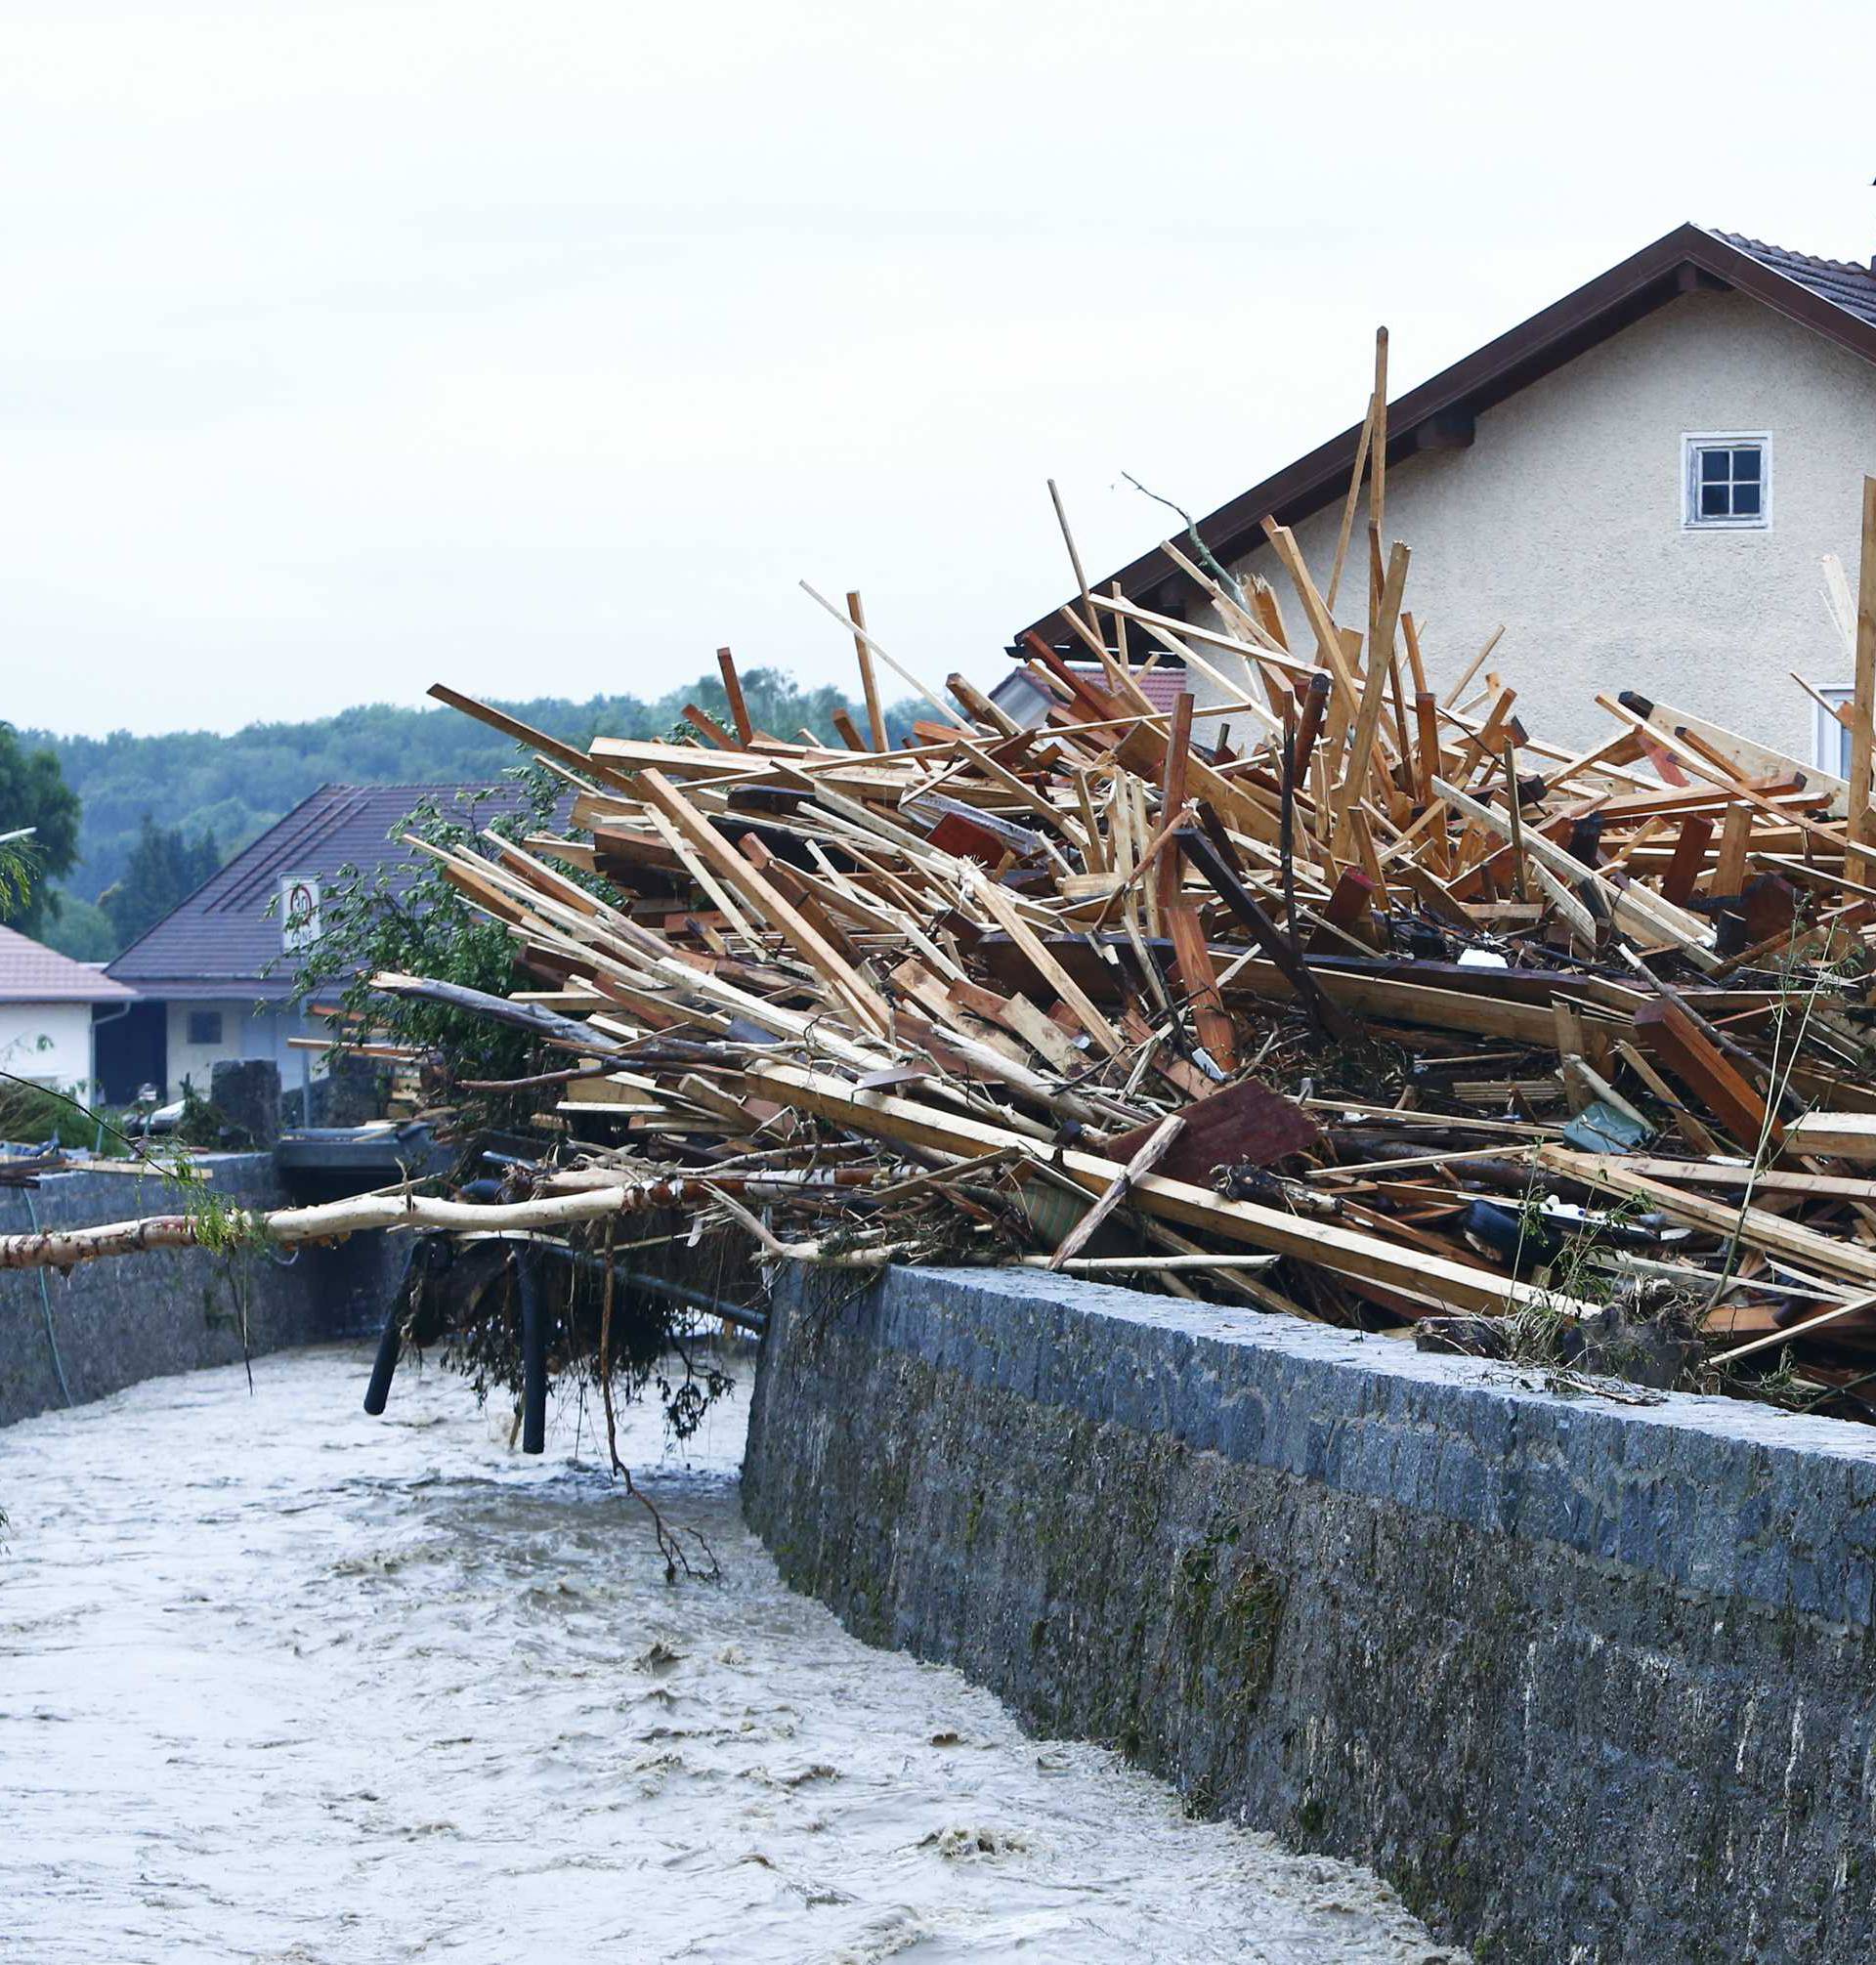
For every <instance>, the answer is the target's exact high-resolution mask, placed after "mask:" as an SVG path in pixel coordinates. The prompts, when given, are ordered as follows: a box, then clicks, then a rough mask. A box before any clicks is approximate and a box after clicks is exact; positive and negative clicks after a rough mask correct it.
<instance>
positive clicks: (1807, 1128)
mask: <svg viewBox="0 0 1876 1965" xmlns="http://www.w3.org/2000/svg"><path fill="white" fill-rule="evenodd" d="M1785 1148H1786V1151H1787V1152H1789V1153H1793V1154H1802V1155H1812V1154H1814V1155H1816V1156H1817V1157H1819V1158H1827V1159H1831V1160H1854V1161H1855V1162H1856V1163H1857V1164H1858V1165H1859V1166H1868V1165H1869V1164H1870V1163H1871V1162H1872V1161H1876V1113H1870V1112H1807V1113H1806V1114H1805V1115H1804V1117H1803V1118H1802V1119H1794V1120H1793V1121H1792V1122H1791V1124H1790V1125H1789V1126H1787V1127H1786V1128H1785Z"/></svg>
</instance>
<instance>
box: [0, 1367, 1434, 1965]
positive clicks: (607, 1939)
mask: <svg viewBox="0 0 1876 1965" xmlns="http://www.w3.org/2000/svg"><path fill="white" fill-rule="evenodd" d="M367 1363H368V1359H367V1357H366V1354H365V1353H363V1352H361V1351H358V1350H354V1349H349V1348H348V1349H338V1348H334V1349H324V1350H316V1351H303V1352H298V1353H292V1354H288V1355H284V1356H279V1357H271V1358H264V1359H261V1360H259V1361H258V1362H257V1363H256V1364H255V1367H254V1390H253V1392H252V1394H251V1395H250V1393H249V1391H248V1388H247V1383H246V1380H245V1378H244V1376H243V1374H242V1372H241V1371H240V1370H239V1368H235V1370H232V1371H214V1372H202V1373H197V1374H195V1375H192V1376H190V1377H184V1378H172V1379H162V1380H158V1381H155V1382H154V1383H151V1384H148V1385H144V1386H140V1387H137V1388H133V1389H132V1390H130V1391H127V1392H124V1393H121V1394H120V1395H118V1396H117V1397H115V1398H112V1399H108V1400H106V1401H104V1402H103V1403H101V1404H98V1405H93V1406H86V1407H81V1408H79V1409H78V1410H76V1411H73V1412H67V1413H59V1414H52V1415H47V1416H46V1417H43V1418H40V1419H36V1420H30V1421H27V1422H26V1423H25V1424H23V1425H21V1426H19V1427H16V1428H14V1429H12V1430H11V1431H5V1432H0V1507H4V1508H5V1510H6V1511H7V1513H8V1515H9V1516H10V1517H11V1523H10V1526H9V1527H8V1528H7V1529H6V1531H5V1542H6V1547H5V1551H4V1554H0V1824H3V1826H0V1955H4V1956H6V1957H7V1958H9V1959H12V1958H16V1957H17V1958H19V1959H21V1960H22V1961H24V1960H30V1961H32V1965H62V1961H85V1965H142V1961H145V1960H151V1961H156V1960H161V1961H169V1960H178V1961H192V1960H197V1959H200V1960H220V1959H268V1960H279V1961H292V1965H328V1961H330V1965H338V1961H348V1965H349V1961H355V1960H356V1961H362V1965H385V1961H392V1960H403V1959H425V1960H448V1961H471V1962H472V1965H483V1962H484V1961H486V1965H528V1961H539V1965H576V1961H581V1960H587V1959H594V1960H608V1961H614V1960H617V1961H637V1960H647V1961H649V1960H665V1959H699V1960H724V1961H741V1960H748V1961H757V1960H760V1961H762V1965H779V1961H787V1965H794V1961H814V1960H827V1961H835V1960H850V1961H856V1965H858V1961H863V1960H874V1959H885V1958H905V1959H909V1960H920V1961H923V1960H933V1961H936V1960H952V1959H971V1960H979V1959H1002V1958H1016V1959H1029V1960H1049V1961H1053V1960H1128V1961H1140V1960H1188V1959H1190V1960H1213V1959H1218V1960H1224V1959H1230V1960H1234V1961H1256V1960H1282V1961H1286V1965H1287V1961H1299V1965H1300V1961H1318V1960H1326V1959H1350V1960H1386V1961H1414V1965H1419V1962H1420V1961H1426V1960H1435V1959H1438V1960H1444V1959H1450V1958H1456V1957H1457V1956H1458V1955H1459V1954H1457V1953H1453V1952H1448V1951H1446V1950H1443V1949H1442V1948H1440V1947H1439V1946H1437V1945H1435V1944H1432V1943H1431V1942H1430V1941H1429V1940H1428V1936H1427V1934H1426V1932H1425V1931H1424V1930H1423V1929H1422V1928H1421V1927H1420V1926H1419V1925H1418V1924H1417V1923H1416V1922H1415V1921H1414V1920H1413V1919H1412V1918H1411V1917H1409V1916H1408V1915H1407V1914H1406V1913H1405V1911H1404V1910H1403V1909H1402V1908H1401V1907H1400V1905H1399V1903H1398V1902H1397V1901H1396V1900H1395V1899H1394V1898H1393V1896H1392V1895H1391V1893H1390V1892H1388V1891H1387V1890H1386V1887H1385V1886H1383V1885H1382V1884H1380V1883H1378V1882H1377V1881H1376V1879H1375V1878H1374V1877H1372V1876H1370V1875H1369V1874H1367V1873H1366V1872H1365V1871H1363V1870H1360V1869H1356V1868H1353V1867H1351V1866H1349V1865H1346V1864H1343V1863H1338V1862H1332V1861H1327V1860H1323V1859H1320V1858H1310V1857H1299V1856H1292V1855H1287V1854H1285V1853H1284V1852H1283V1851H1281V1850H1280V1849H1278V1848H1277V1847H1276V1846H1275V1845H1274V1844H1273V1843H1272V1842H1270V1841H1269V1840H1268V1839H1267V1838H1264V1837H1261V1836H1258V1835H1254V1834H1251V1833H1248V1832H1247V1831H1245V1830H1242V1829H1239V1828H1234V1827H1231V1826H1228V1825H1225V1824H1220V1823H1215V1822H1204V1821H1193V1820H1188V1819H1187V1818H1186V1817H1185V1816H1184V1815H1182V1814H1181V1812H1180V1809H1179V1806H1178V1803H1177V1800H1176V1798H1175V1797H1174V1796H1173V1795H1172V1792H1171V1790H1169V1789H1168V1788H1167V1787H1165V1786H1164V1785H1162V1784H1161V1783H1160V1782H1158V1781H1156V1780H1153V1779H1151V1778H1149V1777H1148V1776H1146V1775H1144V1774H1141V1773H1137V1772H1135V1771H1132V1770H1130V1769H1129V1768H1127V1767H1126V1766H1125V1765H1124V1764H1123V1763H1122V1762H1121V1761H1120V1760H1119V1759H1117V1758H1116V1757H1115V1756H1114V1755H1112V1754H1110V1753H1107V1752H1105V1751H1103V1750H1102V1749H1100V1748H1097V1747H1092V1746H1085V1745H1076V1744H1072V1743H1064V1742H1057V1741H1045V1740H1038V1739H1033V1738H1030V1737H1027V1736H1026V1735H1025V1734H1024V1733H1023V1732H1022V1731H1021V1730H1020V1729H1019V1728H1018V1727H1017V1725H1016V1724H1015V1722H1014V1720H1013V1719H1012V1718H1011V1717H1010V1715H1009V1714H1008V1712H1007V1711H1006V1710H1005V1709H1004V1708H1003V1707H1002V1704H1001V1703H1000V1702H999V1701H998V1700H996V1699H995V1698H993V1697H991V1696H990V1695H989V1694H988V1693H986V1692H982V1691H979V1690H976V1689H974V1688H973V1687H970V1686H968V1685H967V1684H965V1682H964V1681H963V1680H962V1679H960V1678H959V1677H958V1676H957V1675H956V1674H955V1673H953V1672H949V1671H945V1670H941V1669H937V1668H934V1667H931V1666H926V1665H920V1664H917V1662H915V1661H914V1660H913V1659H911V1658H908V1657H903V1656H899V1655H896V1654H893V1653H889V1652H881V1651H874V1650H871V1649H869V1648H867V1647H866V1646H865V1645H860V1644H858V1643H856V1642H855V1641H854V1640H853V1639H852V1638H850V1637H848V1636H847V1634H846V1633H845V1632H844V1631H842V1630H841V1628H840V1627H839V1625H838V1624H837V1623H836V1622H835V1621H834V1619H833V1618H832V1617H831V1615H830V1614H829V1613H828V1612H827V1611H826V1610H824V1609H822V1608H821V1607H820V1606H819V1605H818V1604H816V1603H813V1602H809V1601H807V1600H806V1599H804V1598H801V1597H797V1596H795V1595H793V1594H791V1593H790V1592H789V1590H788V1589H786V1588H785V1587H784V1586H783V1584H782V1583H781V1581H780V1580H779V1578H778V1577H777V1575H776V1572H775V1568H774V1565H773V1564H772V1563H771V1562H770V1561H769V1559H768V1557H767V1556H766V1555H765V1554H764V1552H763V1550H762V1548H761V1546H760V1545H759V1544H758V1543H757V1542H756V1541H755V1540H754V1538H753V1537H752V1536H750V1535H749V1534H748V1532H747V1531H746V1529H745V1528H744V1526H743V1524H742V1519H741V1516H740V1515H739V1513H738V1507H737V1490H736V1468H737V1463H738V1458H739V1453H740V1447H741V1435H742V1426H743V1400H742V1398H741V1397H740V1396H739V1397H738V1399H737V1400H735V1401H734V1402H733V1409H731V1410H729V1411H721V1410H720V1416H719V1417H716V1418H715V1419H713V1420H712V1422H711V1423H710V1425H709V1427H708V1428H707V1430H706V1431H705V1433H704V1434H703V1436H701V1437H700V1438H699V1439H697V1440H695V1441H693V1442H691V1444H690V1446H689V1447H688V1448H687V1449H685V1450H683V1451H682V1452H681V1453H680V1452H678V1451H676V1450H673V1449H668V1448H666V1447H665V1445H664V1444H663V1442H662V1441H661V1436H660V1429H659V1426H658V1423H657V1421H656V1418H655V1416H653V1415H650V1414H646V1413H643V1412H640V1413H638V1414H636V1415H635V1416H634V1417H633V1419H632V1423H631V1430H632V1439H631V1452H632V1453H633V1454H634V1455H635V1457H636V1458H637V1460H638V1461H639V1463H640V1464H641V1465H645V1466H649V1467H650V1468H651V1470H652V1474H651V1479H650V1483H649V1484H650V1489H651V1491H652V1492H653V1493H655V1494H656V1496H657V1498H658V1501H659V1504H660V1506H661V1507H662V1508H663V1509H664V1510H665V1511H666V1512H667V1513H668V1514H669V1515H670V1516H671V1517H672V1518H673V1519H674V1520H678V1521H682V1522H684V1523H685V1524H687V1525H689V1526H692V1527H696V1528H700V1529H702V1530H703V1533H704V1534H705V1535H707V1536H708V1538H709V1540H710V1541H711V1543H712V1544H713V1545H714V1547H715V1549H716V1552H717V1554H718V1556H719V1558H720V1560H721V1564H722V1570H723V1578H722V1581H721V1582H720V1583H717V1584H714V1585H699V1584H683V1585H679V1586H678V1587H675V1588H673V1587H670V1586H668V1585H667V1584H666V1583H665V1581H664V1577H663V1571H662V1567H661V1563H660V1562H659V1561H658V1559H656V1557H655V1555H654V1553H653V1550H652V1547H651V1543H650V1540H649V1538H648V1537H647V1535H646V1534H645V1533H644V1530H643V1527H642V1525H641V1517H640V1516H638V1515H637V1514H636V1513H635V1512H634V1510H633V1507H632V1505H631V1503H630V1502H629V1501H627V1500H626V1499H625V1498H624V1497H623V1496H621V1494H620V1493H619V1491H618V1489H617V1488H616V1487H614V1486H613V1485H612V1484H611V1483H610V1482H609V1481H607V1480H606V1479H605V1478H604V1477H603V1475H602V1474H600V1472H599V1471H598V1467H597V1465H596V1462H597V1460H598V1455H597V1453H596V1452H595V1440H594V1435H593V1431H592V1427H591V1423H590V1416H588V1415H581V1414H579V1413H577V1412H576V1411H574V1410H568V1411H564V1412H562V1413H561V1414H559V1415H558V1417H557V1420H556V1431H555V1432H554V1434H553V1436H552V1437H551V1438H550V1441H549V1451H548V1453H547V1455H546V1457H545V1458H544V1459H542V1460H539V1461H532V1462H531V1461H527V1460H524V1459H522V1458H521V1457H520V1456H519V1455H516V1454H513V1453H511V1452H510V1451H509V1450H508V1446H507V1431H508V1428H507V1420H506V1416H505V1415H502V1416H497V1415H495V1414H494V1413H493V1412H492V1411H490V1412H488V1413H484V1412H479V1411H478V1410H477V1407H476V1404H475V1401H474V1398H473V1396H472V1395H471V1393H470V1391H469V1389H468V1388H467V1387H466V1386H465V1385H464V1384H463V1383H462V1382H461V1381H460V1380H458V1379H455V1378H451V1377H448V1376H446V1375H444V1374H442V1373H440V1372H438V1371H436V1370H434V1369H432V1370H430V1371H428V1372H426V1373H422V1374H418V1373H416V1372H414V1371H409V1370H406V1372H405V1375H404V1376H403V1377H402V1378H401V1379H400V1381H399V1384H398V1386H397V1388H396V1391H395V1393H394V1395H393V1399H392V1405H391V1410H390V1413H389V1414H388V1416H387V1417H386V1419H384V1420H382V1421H374V1420H369V1419H366V1418H365V1417H364V1416H363V1414H362V1412H361V1411H360V1410H359V1398H360V1394H361V1391H362V1387H363V1382H364V1375H365V1370H366V1367H367Z"/></svg>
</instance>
